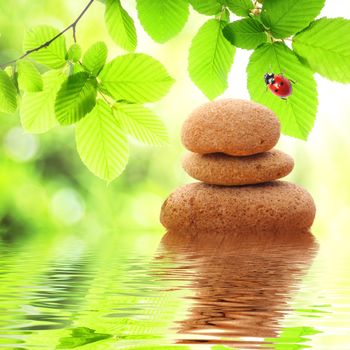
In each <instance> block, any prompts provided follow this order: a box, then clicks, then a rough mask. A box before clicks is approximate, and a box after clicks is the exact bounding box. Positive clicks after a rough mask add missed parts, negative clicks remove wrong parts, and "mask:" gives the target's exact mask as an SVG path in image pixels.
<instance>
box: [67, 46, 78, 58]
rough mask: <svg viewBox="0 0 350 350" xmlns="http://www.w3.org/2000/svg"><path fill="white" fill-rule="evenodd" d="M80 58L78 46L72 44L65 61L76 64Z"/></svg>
mask: <svg viewBox="0 0 350 350" xmlns="http://www.w3.org/2000/svg"><path fill="white" fill-rule="evenodd" d="M80 57H81V47H80V45H78V44H73V45H72V46H71V47H70V48H69V50H68V52H67V59H69V60H71V61H73V62H78V61H79V60H80Z"/></svg>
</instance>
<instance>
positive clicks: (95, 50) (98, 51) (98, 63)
mask: <svg viewBox="0 0 350 350" xmlns="http://www.w3.org/2000/svg"><path fill="white" fill-rule="evenodd" d="M107 54H108V49H107V46H106V44H105V43H104V42H102V41H100V42H97V43H96V44H94V45H92V46H91V47H90V48H89V49H88V50H87V51H86V53H85V55H84V56H83V66H84V67H85V68H86V69H87V70H89V71H90V72H91V74H92V75H94V76H97V75H98V74H99V73H100V71H101V69H102V68H103V67H104V65H105V64H106V60H107Z"/></svg>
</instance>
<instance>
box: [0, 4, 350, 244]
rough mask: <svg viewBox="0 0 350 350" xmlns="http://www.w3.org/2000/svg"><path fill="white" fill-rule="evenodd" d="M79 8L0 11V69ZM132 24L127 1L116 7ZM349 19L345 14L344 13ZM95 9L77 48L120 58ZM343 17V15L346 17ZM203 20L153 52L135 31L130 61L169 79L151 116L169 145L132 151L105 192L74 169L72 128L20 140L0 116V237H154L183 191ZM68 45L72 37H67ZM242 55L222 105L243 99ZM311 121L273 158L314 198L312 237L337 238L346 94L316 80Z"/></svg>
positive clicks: (345, 167)
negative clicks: (191, 59)
mask: <svg viewBox="0 0 350 350" xmlns="http://www.w3.org/2000/svg"><path fill="white" fill-rule="evenodd" d="M85 3H86V2H85V1H84V0H76V1H64V0H53V1H50V2H47V1H44V0H37V1H34V2H33V1H29V0H28V1H26V0H14V1H12V2H11V6H9V4H8V2H5V1H0V33H1V37H0V61H1V62H5V61H7V60H8V59H11V58H14V57H17V56H18V55H19V54H20V53H21V52H22V48H21V44H22V38H23V33H24V31H25V30H26V29H27V28H30V27H32V26H34V25H38V24H44V23H45V24H51V25H54V26H56V27H58V28H60V29H62V28H64V27H65V26H66V25H67V24H69V23H71V22H72V20H73V19H74V18H75V17H76V16H77V14H78V13H80V11H81V9H82V8H83V7H84V5H85ZM125 6H126V8H127V9H128V10H129V11H130V12H131V14H132V16H133V18H135V19H136V17H137V16H136V13H135V3H134V1H125ZM346 6H349V5H347V4H344V2H341V1H339V0H338V1H332V2H329V4H328V5H326V7H325V9H324V10H323V13H324V14H326V15H329V16H337V15H338V16H340V15H343V14H344V13H345V12H346V11H345V10H346V9H345V8H344V7H346ZM348 10H349V9H348ZM103 11H104V6H103V4H102V3H100V2H96V3H95V4H94V5H93V8H92V9H90V10H89V11H88V12H87V14H86V15H85V17H84V18H83V19H82V21H81V22H80V23H79V25H78V28H77V29H78V42H79V44H80V45H81V46H82V47H83V49H86V48H88V47H89V46H90V45H91V44H92V43H94V42H96V41H99V40H106V41H107V43H108V44H109V51H110V53H109V54H110V57H114V56H116V55H117V54H119V53H120V54H122V53H123V52H122V51H121V50H120V49H118V47H117V46H116V45H115V44H114V43H113V42H112V41H111V40H110V38H109V36H108V34H107V32H106V28H105V25H104V21H103ZM349 12H350V10H349ZM204 21H205V16H200V15H198V14H195V13H192V14H191V17H190V21H189V23H188V24H187V25H186V27H185V29H184V30H183V31H182V32H181V33H180V35H179V36H178V37H176V38H175V39H173V40H170V41H169V42H168V43H166V44H164V45H159V44H156V43H154V42H153V41H152V40H151V39H150V38H149V37H148V36H147V35H146V34H145V33H144V32H143V30H142V29H141V27H140V25H139V23H138V21H137V20H136V22H137V29H138V35H139V46H138V51H139V52H146V53H149V54H151V55H153V56H154V57H156V58H158V59H159V60H160V61H161V62H162V63H163V64H164V65H165V66H166V67H167V69H168V70H169V71H170V74H171V75H172V76H173V77H175V78H176V84H175V86H174V87H173V88H172V90H171V92H170V93H169V94H168V96H167V97H166V98H164V99H163V100H162V101H161V102H159V103H157V104H154V105H153V106H152V108H153V109H155V110H156V112H157V113H158V114H159V115H160V116H161V117H162V119H163V120H164V121H165V123H166V125H167V126H168V129H169V132H170V136H171V143H170V145H169V146H166V147H162V148H147V147H143V146H141V145H138V144H137V143H134V144H133V146H132V151H131V154H132V156H131V159H130V162H129V165H128V167H127V169H126V171H125V172H124V173H123V175H122V176H121V177H120V178H119V179H117V180H116V181H114V182H113V183H111V184H110V185H108V186H107V185H106V184H105V183H104V182H102V181H100V180H99V179H97V178H95V177H94V176H93V175H92V174H90V173H89V172H88V170H87V169H86V168H85V167H84V165H83V164H82V163H81V162H80V160H79V157H78V155H77V153H76V151H75V145H74V136H73V132H72V128H71V127H66V128H62V127H61V128H56V129H55V130H53V131H50V132H49V133H47V134H45V135H39V136H36V135H29V134H25V133H23V131H22V130H21V128H20V123H19V118H18V116H7V115H1V116H0V120H1V124H0V135H1V158H0V169H1V172H0V188H1V189H0V191H1V192H0V195H1V201H0V221H1V227H2V229H1V230H2V233H1V235H2V236H5V237H7V236H8V238H10V236H12V235H16V234H17V235H26V234H28V233H29V232H30V231H37V230H38V229H42V228H44V229H45V230H47V229H48V227H50V230H56V229H58V230H61V229H62V228H65V229H72V228H76V227H77V226H80V225H82V226H83V227H88V228H89V230H92V231H95V232H98V231H101V230H102V231H104V230H106V229H107V230H114V229H115V228H116V227H127V228H128V229H131V228H133V229H139V228H142V229H152V230H153V229H156V230H158V231H159V230H160V225H159V223H158V213H159V209H160V206H161V203H162V201H163V200H164V198H165V197H166V196H167V194H168V193H169V192H170V191H171V190H172V189H174V188H175V187H177V186H179V185H181V184H183V183H184V182H189V181H191V180H190V179H189V178H188V177H187V175H185V173H184V172H183V171H182V169H181V165H180V159H181V155H182V153H183V151H184V150H183V148H182V146H181V144H180V139H179V131H180V127H181V124H182V122H183V120H184V119H185V118H186V117H187V115H188V113H189V112H190V111H191V110H192V109H193V108H195V107H196V106H198V105H199V104H200V103H203V102H205V97H204V96H203V95H202V94H201V92H200V91H199V90H198V89H197V88H196V87H195V86H194V85H193V84H192V83H191V82H190V80H189V78H188V74H187V71H186V70H187V54H188V47H189V44H190V40H191V38H192V37H193V35H194V34H195V32H196V30H197V29H198V27H199V26H200V24H201V23H202V22H204ZM67 39H68V42H72V37H71V33H68V34H67ZM248 58H249V53H248V52H246V51H244V50H238V52H237V54H236V58H235V64H234V66H233V70H232V72H231V75H230V87H229V89H228V90H227V92H226V93H225V96H230V97H237V98H249V96H248V93H247V90H246V87H245V85H246V81H245V65H246V63H247V61H248ZM317 81H318V84H319V100H320V104H319V112H318V117H317V120H316V124H315V128H314V130H313V132H312V134H311V136H310V138H309V140H308V142H302V141H298V140H295V139H292V138H289V137H284V136H282V138H281V141H280V144H279V148H281V149H283V150H285V151H287V152H289V153H290V154H291V155H292V156H293V157H294V158H295V162H296V167H295V170H294V172H293V173H292V174H291V175H290V177H289V179H290V180H291V181H295V182H297V183H299V184H301V185H304V186H305V187H307V188H308V190H309V191H310V192H311V193H312V195H313V196H314V198H315V200H316V202H317V207H318V215H317V220H316V223H315V226H314V232H315V234H317V235H332V236H333V235H339V234H340V233H339V230H338V229H337V228H338V226H339V225H340V226H342V225H343V222H344V221H346V220H347V218H348V216H349V215H348V212H349V210H350V207H349V198H350V197H349V190H350V182H349V181H348V178H349V174H350V163H349V154H350V153H349V150H350V141H349V137H348V130H349V124H350V121H349V115H350V104H349V101H348V99H347V96H349V94H350V87H349V86H346V85H342V84H336V83H332V82H330V81H327V80H325V79H323V78H320V77H319V76H317Z"/></svg>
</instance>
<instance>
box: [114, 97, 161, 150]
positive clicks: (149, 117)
mask: <svg viewBox="0 0 350 350" xmlns="http://www.w3.org/2000/svg"><path fill="white" fill-rule="evenodd" d="M113 111H114V114H115V116H116V118H117V120H118V121H119V123H120V125H121V127H122V129H124V130H125V131H126V132H127V133H128V134H129V135H131V136H133V137H135V138H136V139H137V140H139V141H141V142H143V143H145V144H148V145H156V146H158V145H162V144H164V143H166V142H167V141H168V135H167V130H166V128H165V126H164V124H163V122H162V121H161V120H160V118H159V117H157V116H156V115H155V114H154V113H153V112H152V111H151V110H149V109H148V108H145V107H143V106H141V105H137V104H125V103H116V104H115V105H114V107H113Z"/></svg>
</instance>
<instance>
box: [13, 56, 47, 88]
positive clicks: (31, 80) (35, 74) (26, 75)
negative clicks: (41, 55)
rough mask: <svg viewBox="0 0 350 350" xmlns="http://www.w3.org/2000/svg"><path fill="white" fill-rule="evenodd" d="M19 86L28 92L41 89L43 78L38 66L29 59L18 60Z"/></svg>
mask: <svg viewBox="0 0 350 350" xmlns="http://www.w3.org/2000/svg"><path fill="white" fill-rule="evenodd" d="M17 73H18V86H19V88H20V89H21V90H23V91H27V92H35V91H41V90H42V89H43V80H42V77H41V74H40V72H39V71H38V69H37V68H36V66H35V65H34V64H33V63H31V62H29V61H18V62H17Z"/></svg>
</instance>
